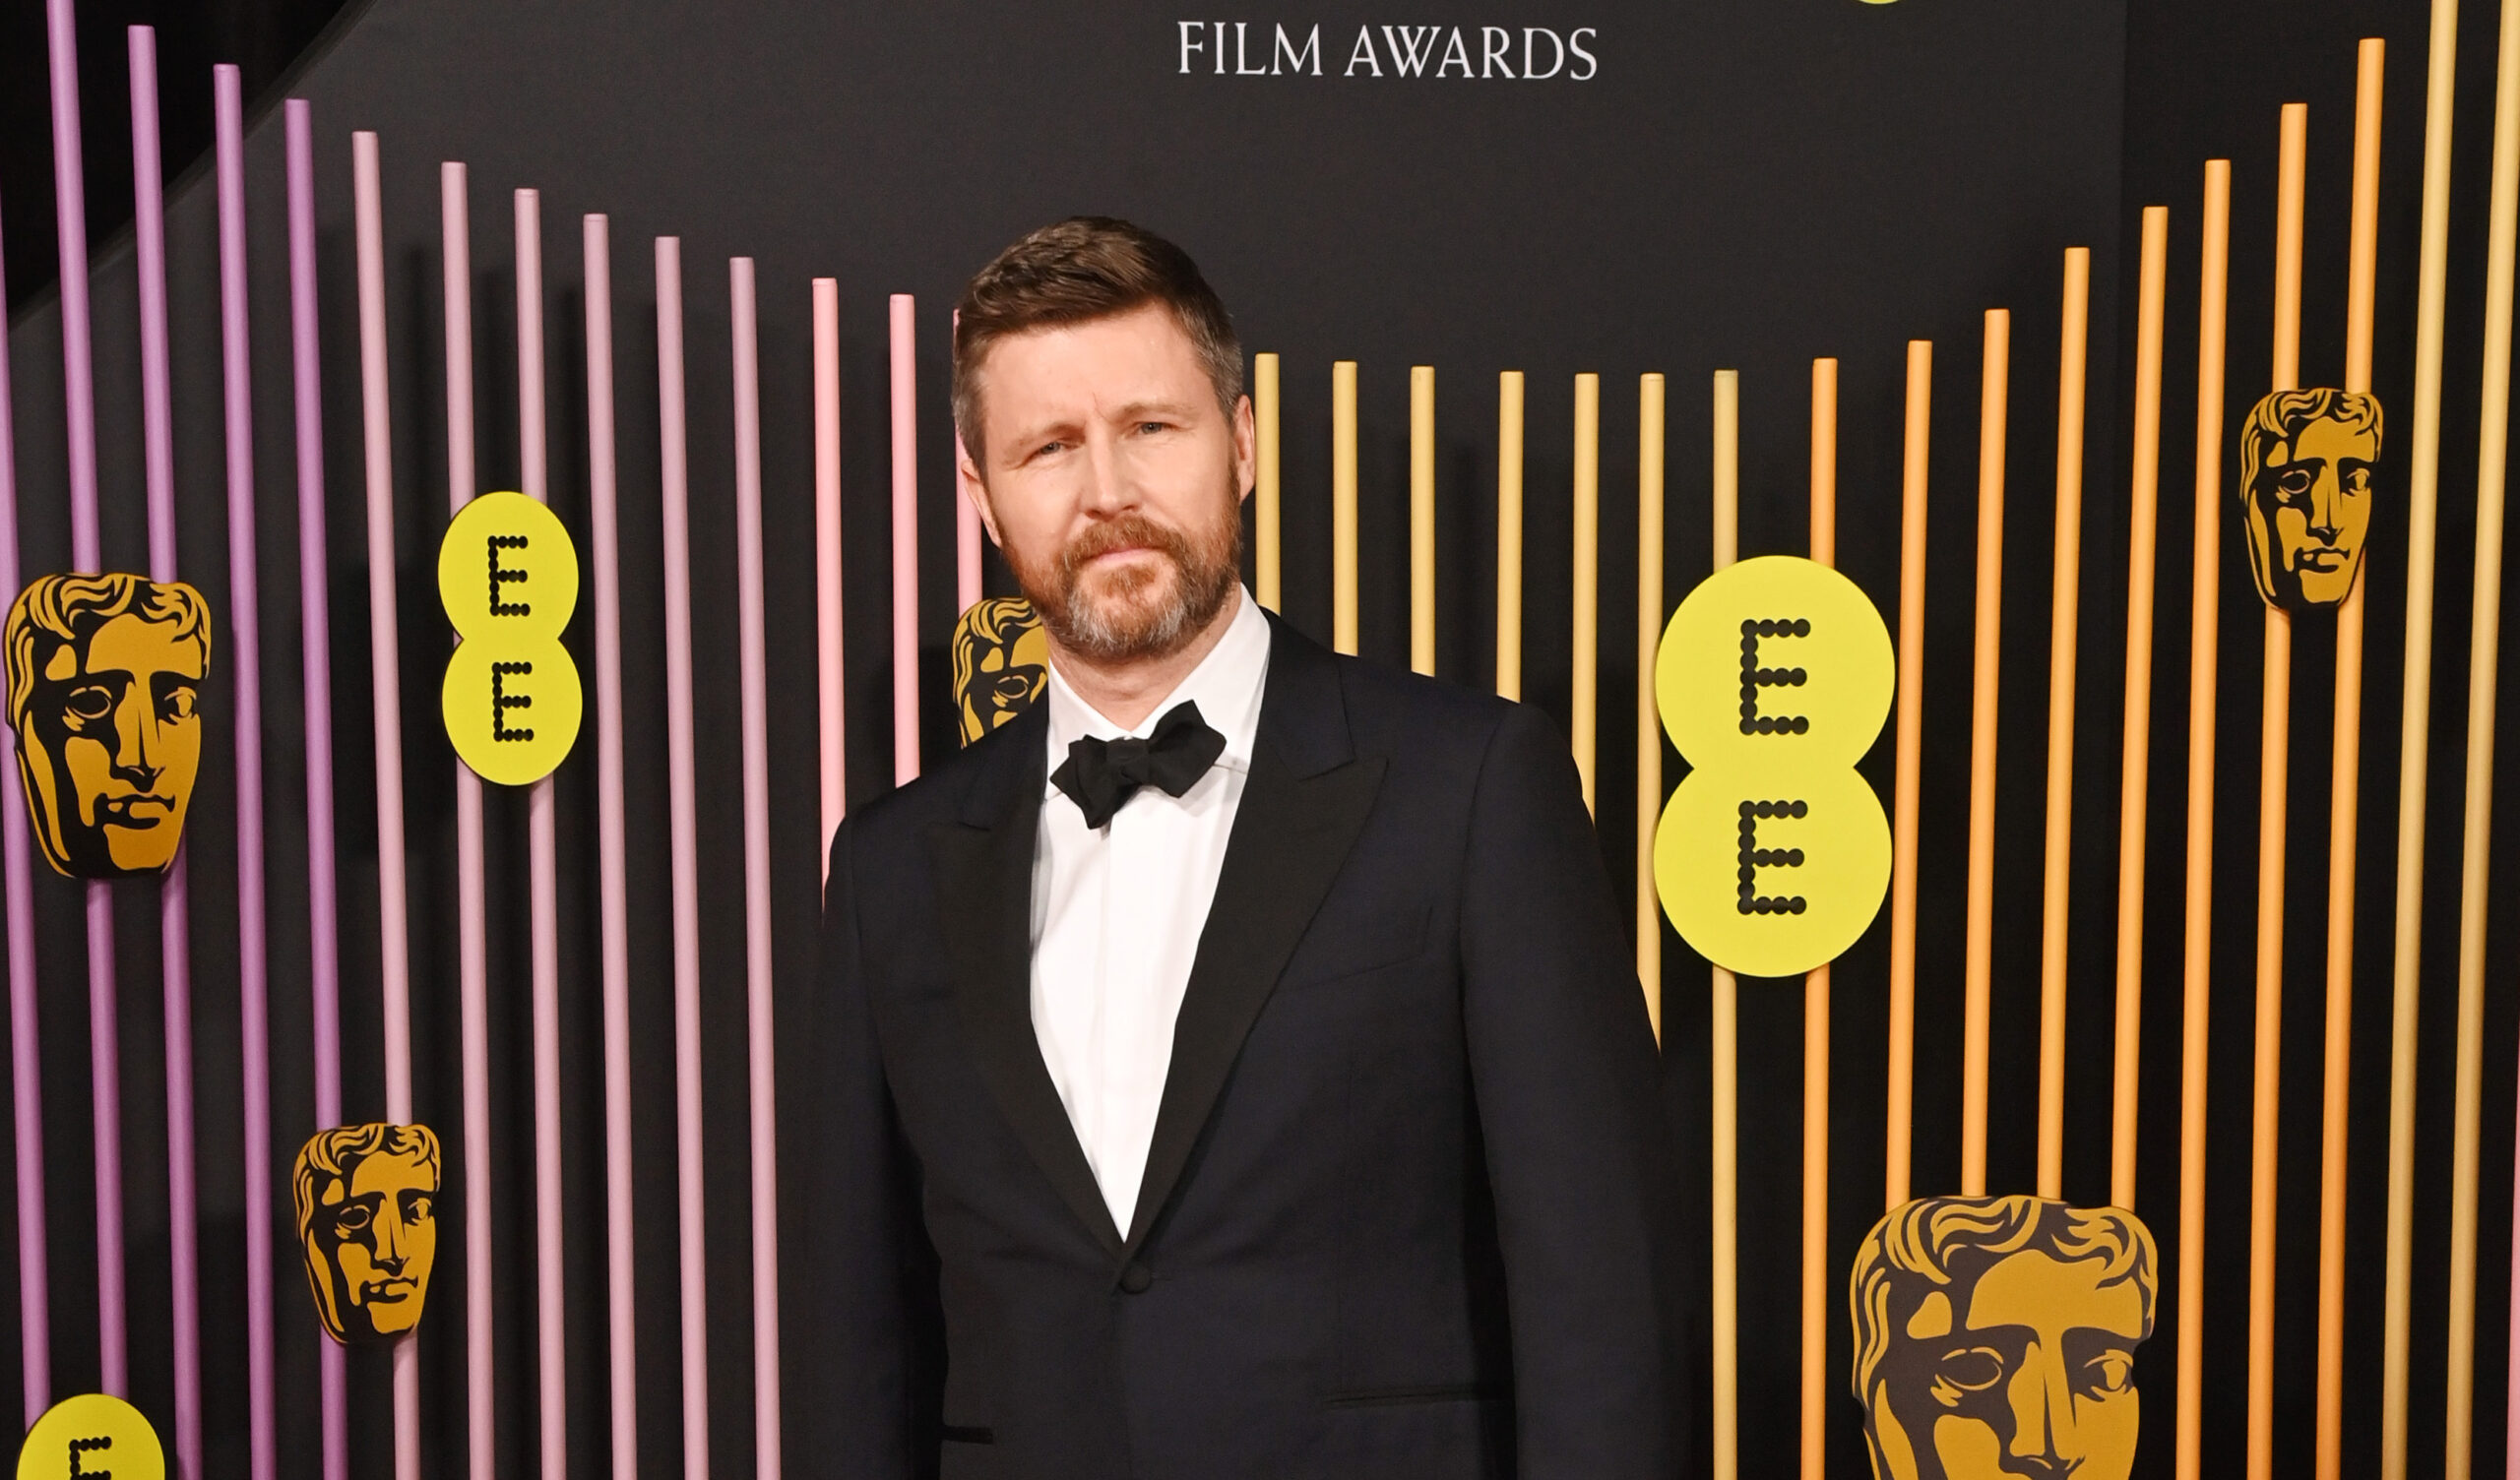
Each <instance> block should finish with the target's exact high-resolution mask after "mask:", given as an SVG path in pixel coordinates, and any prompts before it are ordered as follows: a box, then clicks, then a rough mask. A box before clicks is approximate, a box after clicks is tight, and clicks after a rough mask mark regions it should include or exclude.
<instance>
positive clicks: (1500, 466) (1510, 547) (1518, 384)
mask: <svg viewBox="0 0 2520 1480" xmlns="http://www.w3.org/2000/svg"><path fill="white" fill-rule="evenodd" d="M1496 692H1497V693H1498V694H1499V695H1501V696H1502V697H1504V698H1506V699H1513V700H1520V699H1521V698H1522V697H1523V372H1521V371H1520V370H1507V371H1504V372H1503V373H1501V374H1499V375H1498V376H1497V377H1496Z"/></svg>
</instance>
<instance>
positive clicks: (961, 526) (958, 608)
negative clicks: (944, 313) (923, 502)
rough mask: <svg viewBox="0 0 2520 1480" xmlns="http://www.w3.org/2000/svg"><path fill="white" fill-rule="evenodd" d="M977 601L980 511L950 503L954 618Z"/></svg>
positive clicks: (953, 328)
mask: <svg viewBox="0 0 2520 1480" xmlns="http://www.w3.org/2000/svg"><path fill="white" fill-rule="evenodd" d="M962 329H963V311H962V310H961V309H959V308H958V309H956V310H954V316H953V318H952V320H951V321H950V331H949V333H947V335H946V337H945V355H946V359H947V360H948V361H949V362H950V361H951V360H952V358H953V354H954V337H955V336H956V335H959V334H960V333H962ZM965 457H966V454H965V453H964V451H963V429H962V428H961V427H959V426H958V427H956V428H954V461H953V462H951V463H946V464H945V467H946V471H947V472H949V473H951V472H955V471H957V470H958V469H960V468H961V467H962V465H963V463H964V460H965ZM979 599H980V511H979V506H978V505H977V504H975V503H973V502H972V501H971V500H970V499H963V498H958V499H956V500H955V501H954V615H955V616H957V617H960V616H961V615H962V614H963V613H965V612H967V611H970V610H971V609H972V607H973V605H974V604H975V603H977V601H978V600H979Z"/></svg>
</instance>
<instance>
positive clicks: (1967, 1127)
mask: <svg viewBox="0 0 2520 1480" xmlns="http://www.w3.org/2000/svg"><path fill="white" fill-rule="evenodd" d="M2011 361H2012V311H2011V310H2010V309H2002V308H1990V309H1988V310H1986V348H1985V371H1984V377H1983V382H1982V386H1981V389H1980V392H1979V398H1980V399H1979V403H1978V633H1977V652H1976V654H1975V658H1976V661H1975V663H1974V665H1973V669H1972V675H1971V696H1970V715H1969V915H1968V947H1967V959H1966V964H1965V976H1964V983H1965V987H1966V993H1967V997H1966V1005H1965V1008H1964V1018H1963V1022H1962V1028H1961V1033H1962V1037H1961V1050H1960V1195H1961V1196H1962V1197H1964V1198H1983V1197H1985V1195H1986V1031H1987V1018H1988V1015H1989V1010H1990V1009H1991V1007H1992V1004H1993V994H1994V938H1995V714H1996V708H1995V701H1996V694H1995V684H1996V681H1997V678H1998V677H1999V675H2000V669H2001V665H2000V663H1999V662H1998V658H1999V656H2000V655H2001V653H2002V650H2003V632H2002V627H2003V600H2004V415H2005V400H2006V395H2007V391H2008V389H2009V387H2008V381H2009V378H2010V375H2011Z"/></svg>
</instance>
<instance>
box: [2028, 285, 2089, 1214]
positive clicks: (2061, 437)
mask: <svg viewBox="0 0 2520 1480" xmlns="http://www.w3.org/2000/svg"><path fill="white" fill-rule="evenodd" d="M2090 337H2091V249H2090V248H2089V247H2067V248H2066V249H2065V294H2064V322H2063V327H2062V329H2061V331H2060V333H2059V338H2058V344H2059V346H2060V347H2059V349H2058V352H2057V362H2056V530H2055V534H2056V540H2055V567H2054V570H2055V574H2054V578H2053V580H2052V583H2051V586H2050V599H2049V606H2048V621H2047V631H2048V640H2047V641H2048V648H2047V872H2046V876H2045V880H2044V882H2043V885H2042V891H2041V898H2040V934H2039V1182H2038V1187H2039V1196H2041V1197H2043V1198H2061V1197H2063V1196H2064V1195H2065V951H2066V946H2067V944H2068V943H2067V939H2066V938H2067V933H2068V931H2067V927H2068V925H2069V924H2070V915H2069V912H2068V891H2067V886H2068V885H2069V884H2070V883H2071V882H2072V879H2073V853H2074V846H2073V833H2074V677H2075V674H2074V658H2075V639H2076V637H2077V635H2078V634H2079V632H2080V625H2079V621H2078V618H2079V614H2080V612H2081V610H2082V552H2083V399H2084V398H2083V381H2084V377H2085V375H2086V374H2087V372H2088V368H2089V358H2090V356H2089V343H2090Z"/></svg>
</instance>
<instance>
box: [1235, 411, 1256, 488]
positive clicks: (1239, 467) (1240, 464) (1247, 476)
mask: <svg viewBox="0 0 2520 1480" xmlns="http://www.w3.org/2000/svg"><path fill="white" fill-rule="evenodd" d="M1259 482H1260V444H1259V438H1258V436H1257V434H1256V433H1255V432H1254V431H1253V430H1252V424H1251V398H1250V397H1248V396H1244V397H1240V398H1237V399H1236V400H1235V401H1234V403H1233V486H1234V487H1235V488H1236V489H1238V490H1239V493H1238V494H1237V495H1236V500H1237V502H1238V501H1239V500H1241V499H1247V498H1249V497H1251V491H1252V489H1253V488H1255V487H1257V486H1258V485H1259Z"/></svg>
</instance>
